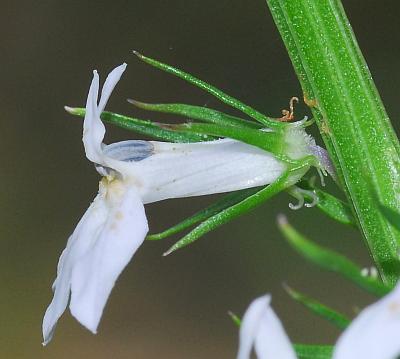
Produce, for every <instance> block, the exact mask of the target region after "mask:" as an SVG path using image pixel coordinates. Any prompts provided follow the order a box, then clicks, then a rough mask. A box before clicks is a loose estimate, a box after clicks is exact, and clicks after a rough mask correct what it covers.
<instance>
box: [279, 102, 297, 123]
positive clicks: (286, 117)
mask: <svg viewBox="0 0 400 359" xmlns="http://www.w3.org/2000/svg"><path fill="white" fill-rule="evenodd" d="M295 101H296V102H297V103H298V102H299V98H298V97H295V96H293V97H292V98H291V99H290V100H289V110H282V115H283V116H282V117H280V118H278V121H281V122H290V121H293V120H294V102H295Z"/></svg>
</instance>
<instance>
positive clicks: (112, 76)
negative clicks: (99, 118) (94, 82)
mask: <svg viewBox="0 0 400 359" xmlns="http://www.w3.org/2000/svg"><path fill="white" fill-rule="evenodd" d="M126 66H127V65H126V63H123V64H122V65H119V66H118V67H116V68H115V69H114V70H112V71H111V72H110V73H109V74H108V76H107V78H106V81H105V82H104V85H103V89H102V90H101V96H100V101H99V106H98V111H99V115H100V114H101V113H102V112H103V111H104V108H105V107H106V105H107V102H108V99H109V98H110V96H111V93H112V92H113V90H114V87H115V86H116V85H117V83H118V81H119V80H120V78H121V76H122V74H123V73H124V71H125V69H126Z"/></svg>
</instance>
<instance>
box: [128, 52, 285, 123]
mask: <svg viewBox="0 0 400 359" xmlns="http://www.w3.org/2000/svg"><path fill="white" fill-rule="evenodd" d="M133 53H134V54H135V55H136V56H137V57H138V58H139V59H141V60H142V61H144V62H146V63H148V64H149V65H151V66H154V67H156V68H158V69H160V70H163V71H165V72H168V73H170V74H172V75H175V76H177V77H179V78H181V79H183V80H185V81H187V82H189V83H191V84H193V85H195V86H197V87H199V88H201V89H202V90H204V91H207V92H208V93H210V94H211V95H213V96H215V97H216V98H218V99H219V100H220V101H222V102H224V103H226V104H227V105H229V106H232V107H233V108H236V109H237V110H239V111H242V112H243V113H244V114H246V115H248V116H249V117H251V118H254V119H255V120H257V121H258V122H260V123H262V124H263V125H265V126H267V127H268V128H281V127H283V126H285V124H284V123H282V122H279V121H276V120H275V119H273V118H271V117H267V116H265V115H263V114H262V113H260V112H258V111H257V110H255V109H253V108H251V107H250V106H248V105H245V104H244V103H242V102H240V101H239V100H237V99H235V98H233V97H232V96H229V95H227V94H226V93H224V92H222V91H221V90H218V89H217V88H216V87H214V86H212V85H209V84H208V83H206V82H204V81H202V80H199V79H198V78H196V77H194V76H192V75H190V74H188V73H186V72H184V71H182V70H179V69H177V68H175V67H172V66H170V65H167V64H164V63H162V62H160V61H157V60H154V59H151V58H149V57H146V56H144V55H142V54H140V53H139V52H137V51H134V52H133Z"/></svg>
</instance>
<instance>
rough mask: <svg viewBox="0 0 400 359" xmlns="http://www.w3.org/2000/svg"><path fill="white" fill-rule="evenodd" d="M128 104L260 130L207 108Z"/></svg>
mask: <svg viewBox="0 0 400 359" xmlns="http://www.w3.org/2000/svg"><path fill="white" fill-rule="evenodd" d="M128 102H129V103H131V104H133V105H135V106H137V107H139V108H141V109H144V110H149V111H157V112H163V113H171V114H175V115H179V116H184V117H189V118H191V119H194V120H199V121H204V122H211V123H216V124H219V125H225V126H238V127H250V128H258V129H260V128H262V125H260V124H259V123H257V122H253V121H247V120H243V119H242V118H239V117H235V116H231V115H227V114H225V113H223V112H220V111H217V110H213V109H211V108H207V107H200V106H193V105H186V104H182V103H167V104H150V103H145V102H140V101H136V100H132V99H129V100H128Z"/></svg>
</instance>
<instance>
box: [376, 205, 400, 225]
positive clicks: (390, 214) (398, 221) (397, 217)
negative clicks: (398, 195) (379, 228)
mask: <svg viewBox="0 0 400 359" xmlns="http://www.w3.org/2000/svg"><path fill="white" fill-rule="evenodd" d="M380 208H381V211H382V213H383V215H384V216H385V217H386V219H387V220H388V221H389V222H390V224H391V225H392V226H393V227H395V228H397V229H398V230H399V231H400V213H398V212H396V211H395V210H393V209H391V208H389V207H386V206H383V205H380Z"/></svg>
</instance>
